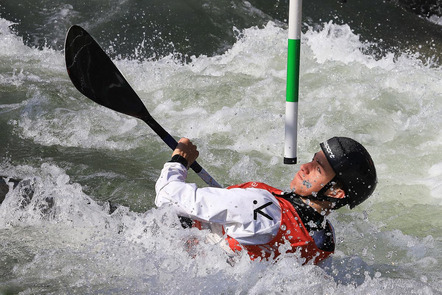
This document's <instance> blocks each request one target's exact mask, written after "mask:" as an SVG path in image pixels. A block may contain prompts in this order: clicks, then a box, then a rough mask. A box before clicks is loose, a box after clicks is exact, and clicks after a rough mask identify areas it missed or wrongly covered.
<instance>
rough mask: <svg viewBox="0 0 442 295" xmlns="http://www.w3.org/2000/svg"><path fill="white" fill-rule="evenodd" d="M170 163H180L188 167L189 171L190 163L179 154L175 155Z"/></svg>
mask: <svg viewBox="0 0 442 295" xmlns="http://www.w3.org/2000/svg"><path fill="white" fill-rule="evenodd" d="M169 162H172V163H180V164H182V165H183V166H184V167H186V169H189V162H188V161H187V160H186V158H184V157H183V156H181V155H178V154H177V155H173V156H172V158H171V159H170V161H169Z"/></svg>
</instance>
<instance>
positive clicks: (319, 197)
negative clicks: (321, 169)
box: [301, 176, 347, 209]
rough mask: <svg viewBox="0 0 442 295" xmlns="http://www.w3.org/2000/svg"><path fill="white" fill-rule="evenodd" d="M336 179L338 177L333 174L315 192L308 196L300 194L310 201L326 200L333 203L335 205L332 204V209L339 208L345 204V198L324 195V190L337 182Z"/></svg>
mask: <svg viewBox="0 0 442 295" xmlns="http://www.w3.org/2000/svg"><path fill="white" fill-rule="evenodd" d="M337 181H338V179H337V177H336V176H335V177H333V179H332V180H330V181H329V182H328V183H327V184H326V185H324V186H323V187H322V188H321V189H320V190H319V191H318V192H317V193H316V194H314V195H309V196H301V197H303V198H306V199H309V200H312V201H326V202H330V203H334V204H335V205H334V207H333V209H338V208H341V207H342V206H344V205H346V204H347V198H343V199H338V198H333V197H329V196H327V195H326V192H327V191H328V190H329V189H330V188H332V187H333V186H334V185H335V184H336V183H337Z"/></svg>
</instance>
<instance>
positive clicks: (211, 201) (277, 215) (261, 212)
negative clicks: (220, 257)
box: [155, 162, 281, 245]
mask: <svg viewBox="0 0 442 295" xmlns="http://www.w3.org/2000/svg"><path fill="white" fill-rule="evenodd" d="M186 178H187V169H186V168H185V167H184V166H183V165H182V164H180V163H170V162H168V163H166V164H165V165H164V168H163V170H162V171H161V175H160V178H159V179H158V180H157V183H156V185H155V190H156V194H157V195H156V198H155V204H156V205H157V206H158V207H160V206H163V205H170V206H172V207H173V208H174V210H175V211H176V213H177V214H178V215H181V216H186V217H189V218H191V219H195V220H199V221H202V222H209V223H214V224H219V225H222V226H223V228H224V230H225V232H226V234H228V235H229V236H231V237H232V238H234V239H236V240H237V241H238V242H239V243H241V244H243V245H259V244H265V243H268V242H270V240H272V238H273V237H274V236H275V235H276V234H277V232H278V230H279V226H280V219H281V208H280V206H279V202H278V201H277V200H276V198H275V197H274V196H273V195H272V194H271V193H270V192H268V191H266V190H263V189H256V188H246V189H240V188H233V189H223V188H213V187H205V188H198V187H197V186H196V184H194V183H186V182H185V181H186Z"/></svg>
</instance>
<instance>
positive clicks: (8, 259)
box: [0, 20, 442, 294]
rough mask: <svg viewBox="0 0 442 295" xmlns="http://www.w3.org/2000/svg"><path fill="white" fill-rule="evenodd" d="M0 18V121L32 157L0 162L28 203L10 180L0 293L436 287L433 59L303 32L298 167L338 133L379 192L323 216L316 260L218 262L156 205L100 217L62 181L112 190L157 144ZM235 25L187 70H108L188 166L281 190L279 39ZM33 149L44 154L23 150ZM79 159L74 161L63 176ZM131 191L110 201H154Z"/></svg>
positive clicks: (81, 193) (439, 163)
mask: <svg viewBox="0 0 442 295" xmlns="http://www.w3.org/2000/svg"><path fill="white" fill-rule="evenodd" d="M8 26H9V24H8V23H7V22H5V21H4V20H1V21H0V39H1V41H2V42H0V49H1V50H0V60H1V69H2V71H1V72H0V87H1V89H2V92H0V95H1V96H2V98H1V99H3V98H5V99H6V98H8V97H9V95H11V96H12V97H14V98H17V99H14V100H13V101H11V100H12V99H9V100H8V102H7V103H4V104H3V103H2V104H1V108H0V113H1V114H3V115H10V114H13V113H14V114H17V115H16V116H11V119H10V120H8V121H7V126H9V127H11V130H12V134H11V136H15V137H17V138H19V139H21V140H23V141H25V142H26V143H28V142H31V143H32V144H34V145H35V149H37V150H36V151H35V150H32V153H33V157H32V159H29V160H27V161H26V160H17V159H14V156H10V155H8V154H6V155H2V157H3V161H2V164H1V165H0V174H2V175H9V176H15V177H21V178H25V179H27V180H28V181H29V184H28V186H26V187H28V188H32V189H33V190H34V197H33V198H32V200H30V201H26V200H25V199H23V188H22V190H21V191H20V188H17V189H16V190H14V191H12V192H11V193H9V194H8V195H7V198H6V200H5V201H4V202H3V204H2V205H0V235H1V240H2V242H1V244H0V253H1V255H0V257H1V258H0V261H1V263H2V265H5V268H4V269H3V270H2V275H3V279H0V292H2V290H5V291H7V290H20V291H22V292H23V294H34V293H53V294H64V293H75V292H77V293H81V294H90V293H120V294H121V293H126V294H147V293H149V294H156V293H160V294H176V293H185V294H221V293H225V294H243V293H250V294H265V293H270V294H279V293H289V294H301V293H308V294H355V293H356V294H438V293H441V292H442V276H441V270H442V269H441V267H440V261H441V259H442V235H441V230H442V217H441V214H440V213H441V205H442V200H441V198H442V188H441V183H442V152H441V150H442V149H441V142H442V132H441V129H440V126H442V124H441V123H442V111H441V110H442V106H441V104H442V83H441V82H440V81H441V78H442V69H441V68H440V66H437V65H431V64H429V65H427V64H423V63H422V62H421V61H420V60H419V59H418V56H409V55H405V54H404V55H402V56H400V57H399V58H397V59H395V58H394V57H393V55H387V56H386V57H385V58H383V59H381V60H376V59H375V58H373V57H371V56H369V55H365V54H363V53H362V51H361V50H362V49H364V48H365V47H366V46H367V45H366V44H363V43H362V42H361V41H360V40H359V38H358V36H356V35H354V34H353V33H352V32H351V28H350V27H349V26H347V25H342V26H340V25H335V24H333V23H328V24H326V25H325V28H324V29H323V30H321V31H319V32H315V31H312V30H310V31H308V32H307V33H306V34H304V35H303V40H302V52H301V55H302V57H301V89H300V97H301V99H300V126H299V134H298V141H299V158H300V161H308V160H310V157H311V156H312V154H313V153H314V152H315V151H317V149H318V142H319V141H322V140H324V139H326V138H328V137H332V136H334V135H341V136H350V137H353V138H355V139H357V140H359V141H361V142H363V143H364V145H365V146H366V147H367V149H368V150H369V151H370V152H371V153H372V155H373V159H374V161H375V163H376V166H377V170H378V177H379V185H378V187H377V190H376V192H375V195H374V196H373V197H372V198H371V199H370V200H369V201H367V202H366V203H364V204H363V205H362V206H361V207H360V208H358V209H356V210H353V211H350V210H348V209H342V210H340V211H338V212H336V213H335V214H333V215H331V217H330V219H331V221H332V223H333V224H334V227H335V229H336V233H337V237H338V239H337V251H336V254H335V255H334V257H333V259H332V261H329V267H328V268H320V267H316V266H311V265H308V266H301V265H300V263H299V262H298V261H297V259H296V257H294V256H293V255H283V256H282V259H281V260H280V261H279V262H278V263H276V264H271V263H268V262H251V261H250V260H249V259H248V258H247V257H242V256H241V257H238V258H237V261H236V264H235V266H234V267H232V266H231V265H230V264H228V263H227V262H226V257H225V255H224V253H223V252H222V250H221V249H219V248H218V247H216V246H212V245H208V244H204V243H201V245H200V246H198V247H197V248H196V249H194V250H195V251H197V255H196V257H191V256H189V254H188V252H187V251H185V246H184V241H186V240H187V237H188V236H189V235H194V236H196V237H198V238H200V239H201V240H203V239H204V234H205V233H204V232H198V231H193V230H192V231H191V232H189V231H184V230H181V229H180V227H179V225H178V224H177V222H176V219H175V218H174V216H172V215H171V214H169V213H168V212H167V210H165V209H149V210H147V211H146V212H145V213H136V212H134V211H132V210H129V208H128V207H125V206H123V207H120V208H119V209H118V210H117V211H115V212H114V213H113V214H112V215H109V214H108V209H109V208H108V205H106V203H102V202H97V201H95V200H97V199H106V196H100V195H97V196H92V195H87V194H86V193H85V190H86V188H87V187H86V186H82V185H81V184H80V183H76V182H74V181H72V180H71V178H72V177H77V178H81V177H84V178H100V177H101V178H104V179H108V181H109V184H111V182H112V180H113V177H114V176H115V175H119V174H120V173H121V172H119V171H121V170H125V169H134V168H133V165H132V163H131V162H132V161H133V162H136V161H140V160H139V159H140V158H141V159H142V161H144V162H142V163H141V164H140V165H141V166H142V167H144V169H143V170H141V171H138V173H140V172H141V173H145V174H144V175H145V182H147V183H153V182H154V181H155V177H156V175H158V172H159V169H161V165H162V163H163V162H165V161H167V160H168V154H169V151H168V150H167V147H165V146H164V145H163V144H162V143H161V142H160V140H158V139H157V138H156V137H155V135H153V132H152V131H150V130H149V129H148V128H147V126H145V125H144V124H143V123H142V122H139V121H136V120H135V119H133V118H129V117H126V116H123V115H120V114H116V113H114V112H112V111H110V110H107V109H104V108H102V107H100V106H96V105H94V104H92V103H89V102H88V101H87V100H86V99H83V98H82V97H81V95H80V94H79V93H78V92H77V91H76V90H75V89H73V86H72V85H71V84H70V82H69V80H68V77H67V75H66V73H65V69H64V63H63V54H62V53H60V52H56V51H52V50H49V49H45V50H43V51H39V50H37V49H31V48H29V47H26V46H24V45H23V43H22V41H21V39H20V38H18V37H16V36H15V35H13V34H12V33H11V32H10V31H9V29H8ZM241 34H242V36H241V38H240V39H239V40H238V41H237V43H236V44H235V45H234V47H233V48H232V49H230V50H229V51H227V52H226V53H225V54H223V55H219V56H215V57H204V56H201V57H195V58H194V59H193V61H192V62H191V63H189V64H186V65H182V64H180V63H178V62H176V61H175V60H174V59H173V57H170V58H165V59H163V60H160V61H145V62H142V63H140V62H136V61H127V60H120V61H116V64H117V66H118V67H119V68H120V70H121V71H122V72H123V73H124V74H125V76H126V77H127V79H128V81H129V82H130V84H131V85H132V86H133V87H134V89H135V90H136V91H137V93H138V94H139V95H140V97H141V98H142V99H143V101H144V102H145V104H146V106H147V108H148V110H149V111H150V113H151V114H152V115H153V116H154V117H155V118H157V120H158V121H159V122H160V123H161V124H162V125H163V126H164V127H165V128H166V129H167V130H169V131H170V132H171V133H172V134H176V135H179V136H187V137H190V138H192V139H194V141H195V142H196V143H197V144H198V146H199V147H200V155H201V160H200V161H199V162H200V163H201V164H202V165H203V166H204V167H205V169H206V170H208V171H209V172H210V173H211V174H212V175H213V176H214V177H215V178H216V179H217V180H218V181H219V182H221V183H224V184H225V185H229V184H234V183H240V182H244V181H249V180H260V181H264V182H267V183H269V184H271V185H274V186H276V187H281V188H286V187H287V186H288V183H289V181H290V177H291V176H292V174H293V173H294V172H295V171H296V167H288V166H284V165H283V164H282V149H283V124H284V123H283V122H284V120H283V112H284V101H285V58H286V57H285V54H286V35H287V32H286V31H285V30H283V29H281V28H278V27H276V26H275V25H273V24H272V23H269V24H268V25H267V26H266V27H265V28H263V29H257V28H251V29H248V30H246V31H244V32H241ZM18 98H20V99H18ZM0 102H1V101H0ZM39 147H41V150H44V151H45V155H44V156H43V155H42V156H41V157H39V156H36V155H38V150H39V149H40V148H39ZM15 148H17V149H19V148H20V147H14V146H11V149H15ZM51 148H52V149H51ZM61 148H67V149H68V151H76V150H80V151H84V153H85V154H87V153H88V152H90V153H98V154H100V153H101V154H104V155H107V154H109V153H110V154H112V156H116V157H118V155H121V161H119V162H117V164H118V165H119V166H118V167H114V166H110V165H109V166H104V167H103V168H102V169H99V170H97V171H93V172H90V170H88V167H89V166H88V165H89V164H90V163H88V162H87V161H86V160H85V161H84V162H82V161H81V159H80V160H78V159H77V157H78V156H76V155H72V156H71V158H69V155H67V158H64V159H62V160H61V159H59V158H58V157H55V156H54V158H51V156H48V155H47V153H48V152H47V150H49V151H54V152H56V151H58V150H59V149H61ZM11 154H13V151H12V150H11ZM127 155H129V156H127ZM132 155H133V156H132ZM125 157H129V161H127V158H125ZM117 160H119V159H117ZM131 160H132V161H131ZM97 161H98V160H97ZM17 162H19V164H17ZM78 162H79V163H81V165H79V166H82V167H83V166H84V167H85V168H84V169H83V168H81V169H80V168H79V169H78V171H79V172H77V173H78V175H69V174H68V172H67V171H74V170H72V168H71V167H72V166H73V165H75V163H78ZM104 164H106V163H103V165H104ZM125 165H127V168H126V166H125ZM137 167H138V166H137ZM70 169H71V170H70ZM82 169H83V170H82ZM120 169H121V170H120ZM85 172H86V173H89V174H86V175H83V174H82V173H85ZM144 175H141V176H140V177H144ZM191 180H192V181H198V183H200V184H201V181H199V180H198V179H197V178H196V177H195V176H191ZM102 185H105V182H104V184H102ZM132 193H133V192H132ZM133 194H135V195H132V196H129V195H128V193H127V192H125V191H121V192H119V196H118V197H119V198H120V199H126V198H127V199H129V201H128V203H129V205H131V202H132V201H131V200H132V199H137V198H144V199H148V200H150V201H149V202H151V201H152V200H153V198H154V191H153V189H152V188H150V189H145V188H143V187H140V188H139V189H138V190H137V191H136V192H135V193H133ZM337 283H338V284H337Z"/></svg>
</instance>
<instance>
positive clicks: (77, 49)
mask: <svg viewBox="0 0 442 295" xmlns="http://www.w3.org/2000/svg"><path fill="white" fill-rule="evenodd" d="M65 58H66V67H67V70H68V74H69V77H70V78H71V81H72V83H73V84H74V86H75V87H76V88H77V89H78V90H79V91H80V92H81V93H82V94H84V95H85V96H86V97H88V98H90V99H92V100H93V101H95V102H96V103H98V104H101V105H103V106H105V107H108V108H110V109H112V110H114V111H117V112H120V113H123V114H126V115H129V116H133V117H137V118H140V119H143V120H146V119H147V118H149V117H150V114H149V112H148V111H147V109H146V107H145V106H144V104H143V102H142V101H141V99H140V98H139V97H138V95H137V94H136V93H135V91H134V90H133V89H132V87H130V85H129V83H127V81H126V79H125V78H124V77H123V75H122V74H121V73H120V71H119V70H118V69H117V67H116V66H115V65H114V63H113V62H112V61H111V59H110V58H109V57H108V56H107V54H106V53H105V52H104V51H103V50H102V49H101V47H100V46H99V45H98V43H97V42H96V41H95V40H94V39H93V38H92V37H91V35H89V33H88V32H86V31H85V30H84V29H82V28H81V27H79V26H72V27H71V28H70V29H69V31H68V33H67V36H66V42H65Z"/></svg>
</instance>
